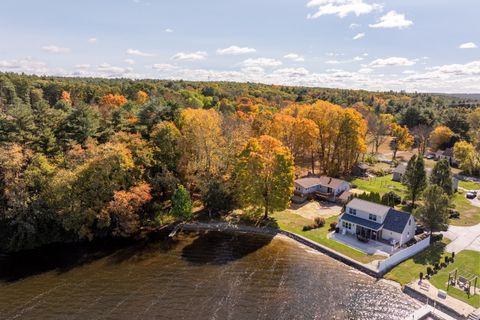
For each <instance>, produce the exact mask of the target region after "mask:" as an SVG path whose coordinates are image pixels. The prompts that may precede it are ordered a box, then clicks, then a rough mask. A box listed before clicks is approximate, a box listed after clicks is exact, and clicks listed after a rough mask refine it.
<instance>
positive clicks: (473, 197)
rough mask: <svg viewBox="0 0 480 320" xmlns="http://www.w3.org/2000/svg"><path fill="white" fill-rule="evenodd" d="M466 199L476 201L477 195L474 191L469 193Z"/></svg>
mask: <svg viewBox="0 0 480 320" xmlns="http://www.w3.org/2000/svg"><path fill="white" fill-rule="evenodd" d="M466 197H467V199H475V198H476V197H477V193H476V192H473V191H470V192H467V195H466Z"/></svg>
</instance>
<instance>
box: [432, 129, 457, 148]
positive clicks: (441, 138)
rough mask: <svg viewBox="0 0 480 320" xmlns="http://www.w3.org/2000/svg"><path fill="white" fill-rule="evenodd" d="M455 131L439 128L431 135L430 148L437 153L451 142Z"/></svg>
mask: <svg viewBox="0 0 480 320" xmlns="http://www.w3.org/2000/svg"><path fill="white" fill-rule="evenodd" d="M452 136H453V131H452V130H450V128H449V127H446V126H439V127H436V128H435V129H433V131H432V133H430V146H431V147H432V150H433V151H437V150H438V149H439V148H440V147H441V146H442V145H443V144H445V143H447V142H449V141H450V139H451V138H452Z"/></svg>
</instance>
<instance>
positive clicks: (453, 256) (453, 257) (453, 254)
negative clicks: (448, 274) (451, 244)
mask: <svg viewBox="0 0 480 320" xmlns="http://www.w3.org/2000/svg"><path fill="white" fill-rule="evenodd" d="M453 259H455V252H452V259H451V261H453Z"/></svg>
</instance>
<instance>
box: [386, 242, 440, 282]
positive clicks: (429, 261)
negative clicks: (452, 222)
mask: <svg viewBox="0 0 480 320" xmlns="http://www.w3.org/2000/svg"><path fill="white" fill-rule="evenodd" d="M448 242H449V241H448V240H447V239H444V240H442V241H441V242H436V243H434V244H433V245H431V246H430V247H429V248H427V249H425V250H424V251H422V252H420V253H418V254H416V255H414V256H413V257H411V258H410V259H408V260H405V261H404V262H402V263H400V264H399V265H398V266H396V267H395V268H393V269H392V270H390V271H389V272H388V273H387V274H385V276H384V277H385V278H386V279H390V280H393V281H396V282H398V283H400V284H401V285H406V284H407V283H410V282H412V281H413V280H415V279H418V278H419V275H420V272H423V274H426V273H427V267H428V266H433V265H434V264H435V263H441V262H442V261H443V259H444V258H443V257H444V256H445V255H448V254H445V253H444V249H445V246H446V245H447V243H448Z"/></svg>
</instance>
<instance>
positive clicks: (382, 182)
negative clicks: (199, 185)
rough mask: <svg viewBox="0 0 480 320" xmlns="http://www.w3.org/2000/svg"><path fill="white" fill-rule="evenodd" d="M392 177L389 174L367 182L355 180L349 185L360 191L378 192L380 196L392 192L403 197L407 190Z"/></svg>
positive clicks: (369, 179)
mask: <svg viewBox="0 0 480 320" xmlns="http://www.w3.org/2000/svg"><path fill="white" fill-rule="evenodd" d="M392 177H393V175H391V174H389V175H386V176H383V177H373V178H368V180H364V179H355V180H353V181H351V183H352V184H354V185H356V186H357V188H358V189H360V190H364V191H368V192H378V193H380V194H384V193H387V192H389V191H394V192H395V193H397V194H398V195H400V196H401V197H402V198H403V197H405V195H406V192H407V188H406V187H405V186H404V185H402V184H401V183H400V182H396V181H393V180H392Z"/></svg>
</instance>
